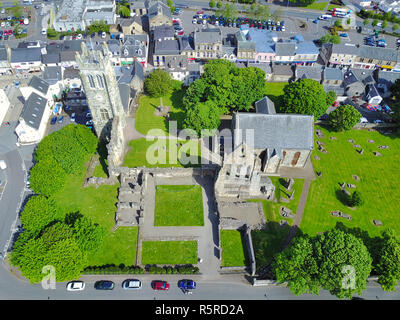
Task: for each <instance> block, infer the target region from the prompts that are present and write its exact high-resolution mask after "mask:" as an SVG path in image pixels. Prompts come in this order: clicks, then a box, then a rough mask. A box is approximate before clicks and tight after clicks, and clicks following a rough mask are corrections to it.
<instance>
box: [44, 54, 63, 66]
mask: <svg viewBox="0 0 400 320" xmlns="http://www.w3.org/2000/svg"><path fill="white" fill-rule="evenodd" d="M42 63H43V64H50V63H60V54H59V53H47V54H43V55H42Z"/></svg>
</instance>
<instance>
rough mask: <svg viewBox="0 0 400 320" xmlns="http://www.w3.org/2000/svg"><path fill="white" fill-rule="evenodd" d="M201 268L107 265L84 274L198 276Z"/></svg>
mask: <svg viewBox="0 0 400 320" xmlns="http://www.w3.org/2000/svg"><path fill="white" fill-rule="evenodd" d="M198 273H199V268H198V267H195V266H193V265H183V266H182V265H176V266H164V267H159V266H156V265H151V266H146V267H145V268H141V267H139V266H124V265H119V266H115V265H106V266H93V267H87V268H86V269H85V270H83V272H82V274H87V275H88V274H90V275H94V274H106V275H111V274H198Z"/></svg>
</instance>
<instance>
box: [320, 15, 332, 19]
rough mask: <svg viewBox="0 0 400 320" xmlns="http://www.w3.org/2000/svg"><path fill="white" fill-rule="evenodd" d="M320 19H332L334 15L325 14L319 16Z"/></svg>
mask: <svg viewBox="0 0 400 320" xmlns="http://www.w3.org/2000/svg"><path fill="white" fill-rule="evenodd" d="M318 19H319V20H328V19H332V16H331V15H329V14H323V15H322V16H320V17H318Z"/></svg>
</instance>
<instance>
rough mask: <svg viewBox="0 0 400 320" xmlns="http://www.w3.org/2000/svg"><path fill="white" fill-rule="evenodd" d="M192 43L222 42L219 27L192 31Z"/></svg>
mask: <svg viewBox="0 0 400 320" xmlns="http://www.w3.org/2000/svg"><path fill="white" fill-rule="evenodd" d="M193 39H194V44H195V45H197V44H200V43H222V33H221V30H220V29H219V28H214V29H212V28H207V29H201V30H199V31H195V32H194V36H193Z"/></svg>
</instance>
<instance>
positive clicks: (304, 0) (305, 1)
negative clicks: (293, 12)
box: [289, 0, 315, 7]
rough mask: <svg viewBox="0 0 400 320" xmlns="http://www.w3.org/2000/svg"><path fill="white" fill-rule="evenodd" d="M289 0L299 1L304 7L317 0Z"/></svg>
mask: <svg viewBox="0 0 400 320" xmlns="http://www.w3.org/2000/svg"><path fill="white" fill-rule="evenodd" d="M289 1H290V2H292V3H297V4H299V5H301V6H304V7H305V6H308V5H310V4H313V3H314V2H315V0H289Z"/></svg>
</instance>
